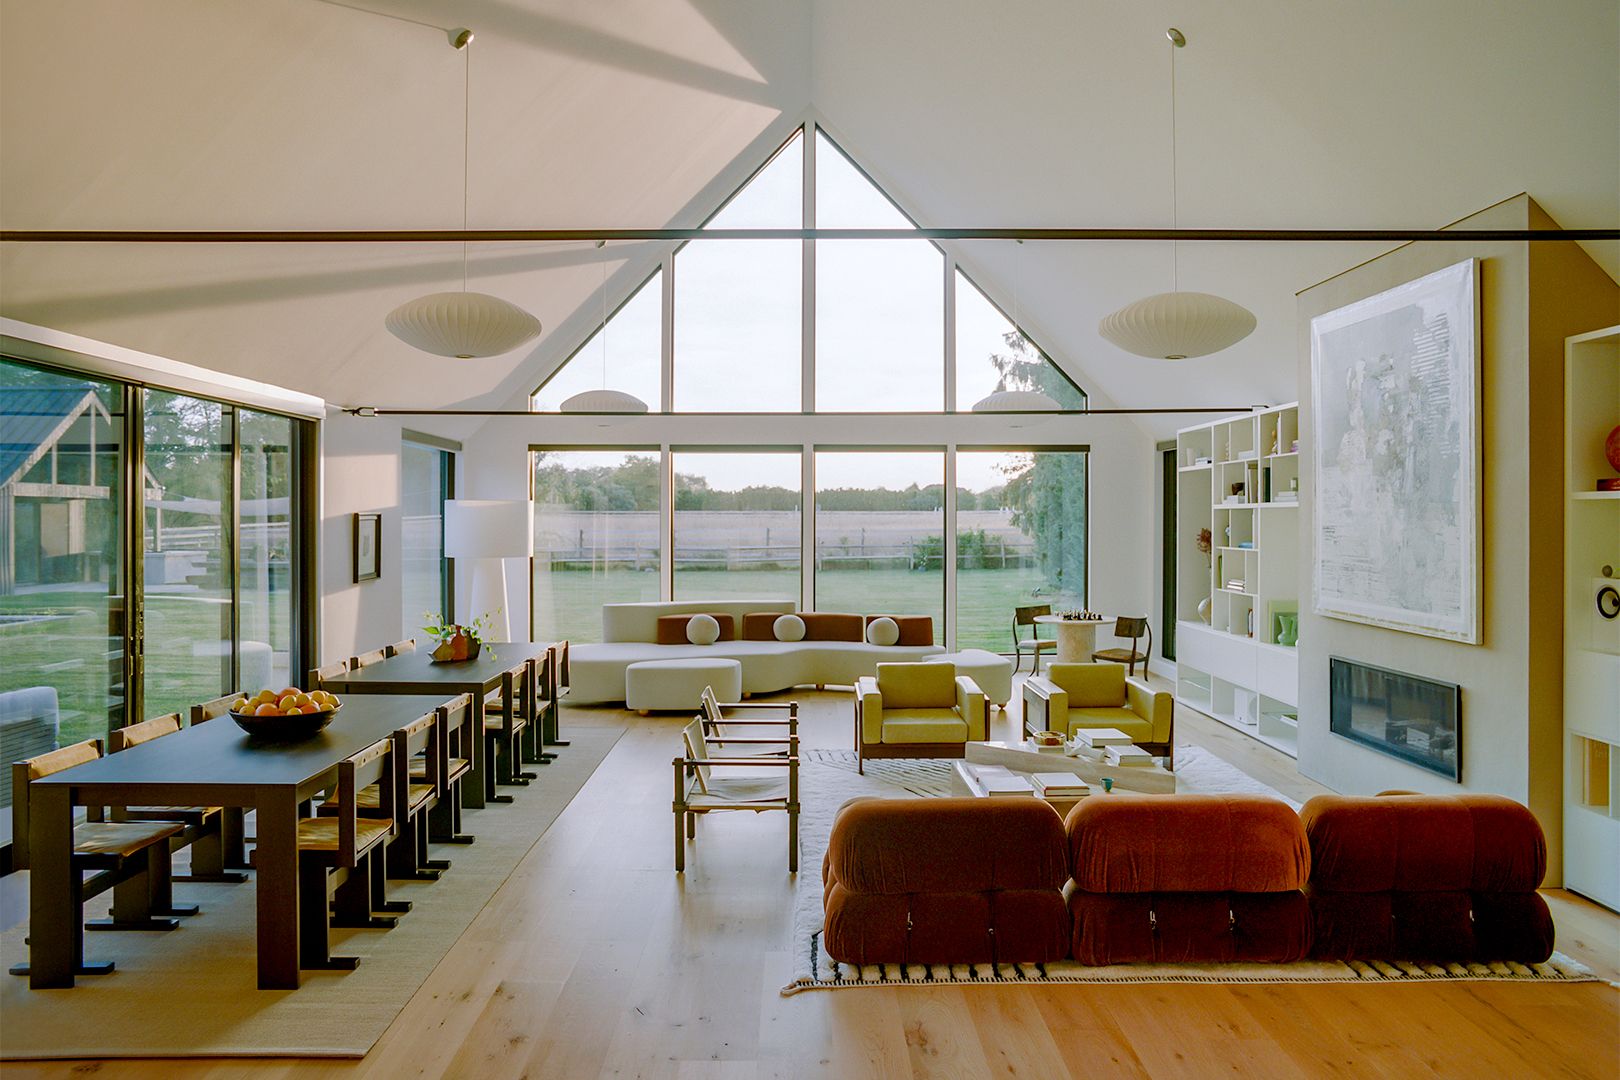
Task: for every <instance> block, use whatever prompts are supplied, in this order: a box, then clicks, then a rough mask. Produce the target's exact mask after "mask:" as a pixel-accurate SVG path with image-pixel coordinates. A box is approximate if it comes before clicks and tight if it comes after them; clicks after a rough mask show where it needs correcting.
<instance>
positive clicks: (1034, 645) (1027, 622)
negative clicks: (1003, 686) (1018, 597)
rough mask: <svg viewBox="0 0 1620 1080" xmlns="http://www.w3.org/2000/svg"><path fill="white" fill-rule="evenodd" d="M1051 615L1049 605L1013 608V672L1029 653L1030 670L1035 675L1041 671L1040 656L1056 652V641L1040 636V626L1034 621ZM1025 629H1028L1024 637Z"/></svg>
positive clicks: (1050, 606)
mask: <svg viewBox="0 0 1620 1080" xmlns="http://www.w3.org/2000/svg"><path fill="white" fill-rule="evenodd" d="M1050 614H1052V605H1051V604H1030V605H1028V606H1026V607H1018V608H1013V654H1014V655H1013V672H1014V673H1016V672H1017V671H1018V667H1019V665H1020V664H1022V663H1023V662H1024V654H1025V653H1026V652H1027V653H1030V654H1032V656H1033V659H1032V660H1031V662H1030V670H1031V671H1034V672H1036V673H1037V674H1038V673H1039V672H1040V670H1041V654H1042V653H1048V652H1056V651H1057V641H1056V640H1055V639H1053V638H1043V637H1041V636H1040V624H1039V623H1037V622H1036V621H1035V619H1036V618H1037V617H1038V616H1041V615H1050ZM1025 627H1028V628H1029V631H1028V636H1025Z"/></svg>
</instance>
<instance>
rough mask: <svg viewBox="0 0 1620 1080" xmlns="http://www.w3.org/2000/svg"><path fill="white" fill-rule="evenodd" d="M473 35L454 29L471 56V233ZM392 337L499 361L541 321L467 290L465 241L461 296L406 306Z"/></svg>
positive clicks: (464, 137) (391, 320)
mask: <svg viewBox="0 0 1620 1080" xmlns="http://www.w3.org/2000/svg"><path fill="white" fill-rule="evenodd" d="M472 39H473V34H472V31H471V30H462V29H457V30H452V31H451V32H450V43H451V45H453V46H454V47H455V48H456V49H458V50H461V51H463V52H464V53H465V54H466V58H467V59H466V68H465V70H464V73H463V78H464V85H463V89H462V94H463V97H462V128H461V231H462V233H463V234H465V233H466V231H467V143H468V137H469V136H468V129H469V127H470V125H469V124H468V122H467V120H466V115H467V112H468V109H469V105H468V102H469V101H470V100H471V93H470V91H471V87H472V51H471V50H470V49H468V48H467V45H468V44H469V43H470V42H471V41H472ZM383 325H384V326H386V327H387V328H388V332H389V333H390V334H393V335H394V336H395V337H397V338H399V340H401V341H403V342H404V343H405V344H407V345H409V346H410V347H411V348H413V349H421V350H422V351H423V352H425V353H432V354H433V355H434V356H449V357H454V358H455V359H457V360H472V359H474V358H476V357H484V356H500V355H501V354H502V353H509V352H511V351H512V350H513V349H516V348H518V347H519V346H520V345H524V344H526V343H527V342H530V341H533V340H534V339H535V338H537V337H539V336H540V320H539V319H537V318H535V317H534V316H533V315H530V314H529V313H528V312H527V311H524V310H523V309H522V308H520V307H518V306H517V305H516V304H511V303H508V302H507V301H505V300H502V299H501V298H500V297H498V296H489V295H488V294H486V293H476V292H468V291H467V241H466V240H465V239H463V240H462V241H461V291H460V292H439V293H429V294H428V295H427V296H419V297H417V298H416V299H415V300H411V301H409V302H407V303H404V304H401V305H400V306H399V307H397V308H395V309H394V310H393V311H390V312H389V313H388V317H387V318H386V319H384V320H383Z"/></svg>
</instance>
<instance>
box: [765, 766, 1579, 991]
mask: <svg viewBox="0 0 1620 1080" xmlns="http://www.w3.org/2000/svg"><path fill="white" fill-rule="evenodd" d="M1194 749H1196V748H1193V747H1180V746H1178V747H1177V748H1176V760H1177V769H1176V773H1177V778H1178V785H1177V786H1178V787H1180V786H1181V785H1180V780H1181V771H1182V767H1183V766H1184V765H1192V764H1193V763H1194V761H1195V760H1197V759H1199V758H1200V755H1202V757H1207V758H1209V759H1211V761H1214V762H1217V763H1218V764H1220V765H1224V764H1225V763H1224V762H1220V761H1219V759H1217V758H1215V757H1214V755H1212V754H1208V753H1207V752H1203V751H1200V752H1199V754H1189V753H1188V751H1190V750H1194ZM844 755H847V756H848V758H849V760H848V761H846V760H844ZM854 756H855V754H854V751H852V750H846V751H838V750H834V751H825V752H822V751H814V750H812V751H808V752H807V753H806V757H807V758H809V759H810V760H808V761H807V762H806V764H805V765H804V767H803V769H802V772H801V774H800V781H799V790H800V793H801V795H800V798H801V800H802V809H801V810H800V812H799V836H800V848H799V874H798V880H797V881H795V883H794V896H793V902H794V911H793V945H792V948H793V981H792V982H790V983H788V985H786V986H784V987H783V988H782V994H783V995H784V996H785V995H788V994H796V993H798V992H800V991H802V990H838V989H845V988H849V987H857V986H905V985H913V986H916V985H921V986H938V985H941V984H944V983H959V984H977V985H988V986H994V985H1006V984H1010V983H1024V984H1033V983H1139V982H1178V983H1187V982H1207V983H1285V982H1335V983H1343V982H1353V983H1369V982H1378V983H1415V982H1432V981H1436V980H1445V979H1491V980H1513V981H1523V982H1602V981H1603V980H1602V979H1600V978H1599V977H1598V976H1597V975H1595V974H1593V973H1592V972H1591V971H1590V970H1588V969H1587V968H1585V967H1583V966H1582V965H1581V964H1579V963H1577V962H1576V961H1574V960H1572V959H1570V958H1569V957H1567V956H1565V955H1564V954H1563V953H1554V954H1553V955H1552V958H1551V959H1550V960H1548V961H1547V962H1546V963H1545V964H1536V965H1533V966H1526V965H1523V964H1466V965H1464V964H1448V965H1445V966H1440V965H1432V964H1431V965H1418V964H1385V963H1371V964H1367V963H1360V962H1355V963H1343V962H1339V961H1315V960H1302V961H1296V962H1294V963H1289V964H1238V963H1231V964H1112V965H1109V966H1106V967H1090V966H1087V965H1085V964H1081V963H1077V962H1076V961H1073V960H1061V961H1058V962H1056V963H1051V964H998V965H991V964H977V965H974V964H958V965H922V964H912V965H901V964H874V965H869V966H865V967H856V966H854V965H852V964H841V963H839V962H838V961H836V960H834V959H833V958H832V957H830V956H828V955H827V950H826V948H825V947H824V945H823V943H822V940H821V929H822V878H821V860H822V857H823V855H825V853H826V850H827V839H828V837H829V836H831V834H832V823H833V817H834V816H835V815H836V814H837V812H838V808H839V807H840V806H842V805H843V804H844V803H845V802H846V801H847V800H849V799H853V798H856V797H859V796H863V795H877V796H882V797H884V798H902V799H903V798H917V797H921V798H928V797H934V796H938V795H944V794H948V793H949V791H948V789H946V788H942V787H941V783H940V778H939V775H938V773H939V769H938V767H937V766H938V763H937V762H929V761H917V762H909V761H902V760H899V759H895V760H880V761H876V762H872V761H869V762H867V764H866V768H867V775H865V776H862V775H859V774H857V773H856V772H855V771H854V767H853V759H854ZM874 765H882V766H884V768H883V769H882V770H874V768H873V766H874ZM1200 765H1201V768H1199V769H1190V770H1189V773H1193V772H1197V773H1198V776H1199V782H1198V783H1197V784H1196V785H1189V787H1190V788H1193V789H1195V790H1198V791H1202V792H1205V793H1208V794H1216V793H1219V792H1221V791H1223V790H1225V789H1223V788H1222V787H1221V785H1220V782H1219V778H1220V777H1222V776H1223V775H1225V774H1224V773H1223V771H1222V770H1221V769H1218V768H1216V767H1214V766H1212V765H1209V763H1208V762H1201V761H1200ZM1227 769H1230V771H1231V772H1232V773H1234V774H1236V776H1238V777H1242V780H1243V781H1245V782H1246V783H1238V784H1236V787H1235V790H1240V791H1251V790H1253V789H1254V787H1261V788H1263V790H1265V791H1270V790H1271V789H1270V788H1265V787H1264V785H1259V784H1257V783H1256V781H1254V780H1252V779H1250V778H1249V777H1248V776H1247V775H1245V774H1243V773H1241V772H1238V770H1236V769H1232V768H1231V767H1230V766H1227ZM879 771H881V773H882V775H881V777H880V776H878V775H873V774H874V773H875V772H879ZM908 774H909V775H908ZM1273 794H1275V792H1273Z"/></svg>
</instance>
